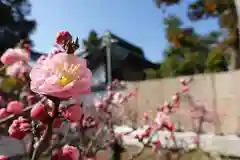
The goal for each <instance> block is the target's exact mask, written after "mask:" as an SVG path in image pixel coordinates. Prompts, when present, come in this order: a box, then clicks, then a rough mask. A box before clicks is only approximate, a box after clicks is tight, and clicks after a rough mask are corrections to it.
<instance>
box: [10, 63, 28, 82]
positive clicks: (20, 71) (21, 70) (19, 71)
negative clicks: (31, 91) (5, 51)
mask: <svg viewBox="0 0 240 160" xmlns="http://www.w3.org/2000/svg"><path fill="white" fill-rule="evenodd" d="M31 69H32V68H31V66H30V65H28V64H27V63H24V62H23V61H19V62H16V63H14V64H12V65H10V66H8V67H7V69H6V75H8V76H10V77H18V78H20V77H21V76H22V75H24V74H25V73H30V71H31Z"/></svg>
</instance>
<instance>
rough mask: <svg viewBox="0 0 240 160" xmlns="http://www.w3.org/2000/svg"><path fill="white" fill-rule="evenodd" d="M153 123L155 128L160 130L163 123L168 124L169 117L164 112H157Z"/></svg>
mask: <svg viewBox="0 0 240 160" xmlns="http://www.w3.org/2000/svg"><path fill="white" fill-rule="evenodd" d="M154 122H155V124H156V125H157V128H162V127H163V126H164V124H165V123H169V122H170V117H169V116H168V115H166V113H164V112H157V115H156V118H155V121H154Z"/></svg>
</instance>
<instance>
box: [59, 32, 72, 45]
mask: <svg viewBox="0 0 240 160" xmlns="http://www.w3.org/2000/svg"><path fill="white" fill-rule="evenodd" d="M69 41H72V36H71V34H70V33H69V32H68V31H61V32H58V33H57V35H56V43H57V44H59V45H63V44H66V43H67V42H69Z"/></svg>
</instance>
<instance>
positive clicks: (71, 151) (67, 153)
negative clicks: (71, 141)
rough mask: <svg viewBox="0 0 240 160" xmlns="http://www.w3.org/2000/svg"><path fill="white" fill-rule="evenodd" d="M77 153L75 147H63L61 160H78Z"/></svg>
mask: <svg viewBox="0 0 240 160" xmlns="http://www.w3.org/2000/svg"><path fill="white" fill-rule="evenodd" d="M79 156H80V154H79V151H78V149H77V148H76V147H73V146H69V145H65V146H63V147H62V159H63V160H64V159H68V160H79Z"/></svg>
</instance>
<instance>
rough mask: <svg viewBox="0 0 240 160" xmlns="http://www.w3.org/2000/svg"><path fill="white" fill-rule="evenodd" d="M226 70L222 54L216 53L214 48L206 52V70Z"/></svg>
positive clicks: (225, 62) (225, 61)
mask: <svg viewBox="0 0 240 160" xmlns="http://www.w3.org/2000/svg"><path fill="white" fill-rule="evenodd" d="M222 70H227V60H226V58H225V57H224V55H221V54H218V53H217V52H216V51H215V50H212V52H210V53H209V54H208V58H207V60H206V62H205V71H206V72H220V71H222Z"/></svg>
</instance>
